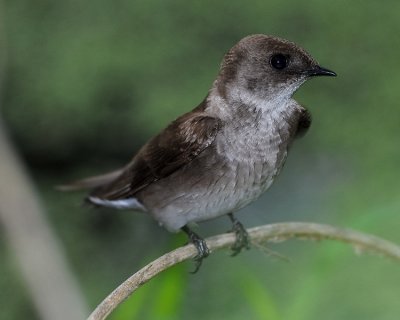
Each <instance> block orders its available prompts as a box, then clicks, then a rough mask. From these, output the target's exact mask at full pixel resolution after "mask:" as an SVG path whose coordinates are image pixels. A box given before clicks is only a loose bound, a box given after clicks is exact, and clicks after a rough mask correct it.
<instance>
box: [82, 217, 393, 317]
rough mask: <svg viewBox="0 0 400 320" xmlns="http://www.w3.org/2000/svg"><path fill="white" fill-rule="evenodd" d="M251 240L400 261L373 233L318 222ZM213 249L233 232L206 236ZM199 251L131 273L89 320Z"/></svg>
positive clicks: (261, 232) (254, 233) (252, 232)
mask: <svg viewBox="0 0 400 320" xmlns="http://www.w3.org/2000/svg"><path fill="white" fill-rule="evenodd" d="M247 232H248V234H249V237H250V239H251V242H252V243H254V244H260V243H263V242H281V241H285V240H287V239H290V238H299V239H311V240H324V239H330V240H337V241H340V242H346V243H349V244H351V245H352V246H353V247H355V248H356V249H357V251H360V252H365V251H367V252H372V253H376V254H379V255H383V256H386V257H390V258H393V259H396V260H400V247H399V246H397V245H395V244H393V243H391V242H389V241H386V240H383V239H380V238H378V237H375V236H373V235H369V234H365V233H361V232H358V231H353V230H348V229H341V228H337V227H333V226H329V225H323V224H316V223H300V222H288V223H277V224H269V225H264V226H260V227H255V228H252V229H248V230H247ZM206 242H207V246H208V247H209V249H210V250H211V251H216V250H220V249H223V248H230V247H231V246H232V245H233V243H234V242H235V235H234V234H233V233H226V234H222V235H218V236H214V237H210V238H207V239H206ZM196 254H197V250H196V248H195V247H194V246H193V245H192V244H188V245H186V246H184V247H180V248H178V249H175V250H173V251H171V252H169V253H166V254H164V255H163V256H161V257H159V258H157V259H156V260H154V261H153V262H151V263H149V264H148V265H147V266H145V267H144V268H142V269H140V270H139V271H138V272H136V273H135V274H133V275H132V276H130V277H129V278H128V279H127V280H125V281H124V282H123V283H122V284H121V285H120V286H118V287H117V288H116V289H115V290H114V291H113V292H112V293H110V295H109V296H108V297H106V298H105V299H104V300H103V301H102V302H101V303H100V304H99V305H98V306H97V308H96V309H95V310H94V311H93V313H92V314H91V315H90V316H89V318H88V320H103V319H106V317H107V316H108V315H109V314H110V313H111V312H112V311H113V310H114V309H115V308H116V307H117V306H118V305H119V304H120V303H121V302H123V301H124V300H125V299H126V298H128V297H129V295H131V294H132V293H133V292H134V291H136V290H137V289H138V288H139V287H141V286H142V285H143V284H145V283H146V282H148V281H149V280H151V279H152V278H154V277H155V276H156V275H157V274H159V273H161V272H162V271H164V270H166V269H168V268H170V267H172V266H174V265H176V264H178V263H180V262H182V261H185V260H188V259H191V258H194V257H195V256H196Z"/></svg>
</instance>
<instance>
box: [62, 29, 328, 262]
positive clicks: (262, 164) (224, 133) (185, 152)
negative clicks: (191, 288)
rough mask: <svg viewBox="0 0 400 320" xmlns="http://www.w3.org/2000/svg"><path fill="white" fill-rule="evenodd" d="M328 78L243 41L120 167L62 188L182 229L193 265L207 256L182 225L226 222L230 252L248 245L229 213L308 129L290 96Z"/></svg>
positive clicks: (290, 49)
mask: <svg viewBox="0 0 400 320" xmlns="http://www.w3.org/2000/svg"><path fill="white" fill-rule="evenodd" d="M335 75H336V74H335V73H334V72H333V71H330V70H327V69H324V68H322V67H320V66H319V65H318V63H317V62H316V61H315V60H314V59H313V58H312V57H311V56H310V55H309V54H308V53H307V52H306V51H305V50H304V49H302V48H301V47H299V46H297V45H296V44H294V43H292V42H289V41H287V40H284V39H280V38H277V37H273V36H267V35H262V34H257V35H251V36H248V37H245V38H243V39H242V40H240V41H239V42H238V43H237V44H236V45H235V46H234V47H233V48H232V49H231V50H229V52H228V53H227V54H226V55H225V56H224V59H223V61H222V64H221V68H220V71H219V74H218V76H217V78H216V80H215V81H214V83H213V85H212V86H211V89H210V90H209V92H208V95H207V96H206V98H205V99H204V100H203V101H202V102H201V103H200V104H199V105H198V106H197V107H196V108H194V109H193V110H192V111H190V112H188V113H186V114H184V115H182V116H180V117H179V118H177V119H176V120H175V121H173V122H172V123H171V124H170V125H169V126H168V127H167V128H165V129H164V130H163V131H161V133H160V134H158V135H157V136H155V137H154V138H152V139H151V140H150V141H148V142H147V143H146V144H145V145H144V146H143V147H142V148H141V149H140V150H139V152H138V153H137V154H136V155H135V157H134V158H133V159H132V161H131V162H130V163H129V164H128V165H126V166H125V167H124V168H122V169H120V170H117V171H114V172H111V173H108V174H105V175H102V176H98V177H93V178H88V179H84V180H81V181H78V182H75V183H72V184H71V185H69V186H64V187H63V189H64V190H71V189H79V188H93V191H92V192H91V193H90V195H89V196H88V197H87V201H89V202H90V203H92V204H94V205H97V206H105V207H112V208H116V209H133V210H137V211H143V212H146V213H148V214H150V215H151V216H152V217H153V218H154V219H155V220H157V221H158V222H159V224H160V225H162V226H164V227H165V228H166V229H168V230H169V231H172V232H176V231H179V230H183V231H184V232H185V233H186V234H187V235H188V236H189V239H190V241H191V242H192V243H193V244H194V245H195V246H196V248H197V250H198V256H197V258H196V259H197V261H198V266H199V265H200V262H201V260H202V258H204V257H206V256H207V255H208V253H209V250H208V248H207V245H206V243H205V241H204V240H203V239H202V238H201V237H199V236H198V235H197V234H196V233H194V232H193V231H192V230H191V229H190V225H191V224H193V223H196V222H200V221H204V220H208V219H213V218H216V217H219V216H222V215H228V216H229V218H230V219H231V221H232V223H233V231H234V232H235V233H236V243H235V245H234V246H233V247H232V249H233V253H234V254H236V253H238V252H240V250H241V249H242V248H244V247H246V248H248V239H247V233H246V230H245V229H244V227H243V226H242V224H241V223H240V222H239V221H238V220H236V219H235V218H234V216H233V213H234V212H235V211H238V210H239V209H241V208H243V207H244V206H246V205H248V204H249V203H251V202H252V201H254V200H256V199H257V198H258V197H259V196H260V195H261V194H262V193H263V192H265V191H266V190H267V189H268V188H269V187H270V186H271V184H272V182H273V181H274V179H275V177H276V176H277V175H278V174H279V172H280V170H281V168H282V166H283V164H284V162H285V159H286V156H287V152H288V149H289V146H290V145H291V143H292V141H293V139H294V138H295V137H297V136H300V135H302V134H303V133H304V132H305V131H306V130H307V129H308V127H309V126H310V124H311V117H310V113H309V112H308V111H307V109H305V108H304V107H303V106H301V105H300V104H299V103H298V102H296V101H295V100H293V99H292V95H293V93H294V92H295V91H296V90H297V89H298V88H299V87H300V85H301V84H303V83H304V82H305V81H306V80H308V79H310V78H312V77H315V76H335Z"/></svg>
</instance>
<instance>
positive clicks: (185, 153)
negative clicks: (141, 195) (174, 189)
mask: <svg viewBox="0 0 400 320" xmlns="http://www.w3.org/2000/svg"><path fill="white" fill-rule="evenodd" d="M220 128H221V120H219V119H216V118H213V117H210V116H208V115H205V114H204V113H188V114H186V115H183V116H182V117H180V118H178V119H177V120H175V121H174V122H172V123H171V124H170V125H169V126H168V127H167V128H166V129H165V130H164V131H162V132H161V133H160V134H159V135H158V136H156V137H154V138H153V139H151V140H150V141H149V142H148V143H147V144H146V145H144V146H143V148H142V149H141V150H140V151H139V152H138V154H137V155H136V157H135V158H134V159H133V161H132V163H131V164H130V165H129V166H128V167H127V168H126V169H125V171H124V172H123V173H122V174H121V175H120V176H119V177H118V178H117V179H116V180H114V181H113V182H112V183H110V184H108V185H106V186H104V187H101V188H98V189H96V190H94V191H93V193H92V194H91V196H94V197H97V198H100V199H105V200H118V199H126V198H129V197H133V196H134V194H135V193H137V192H138V191H140V190H141V189H143V188H145V187H146V186H148V185H149V184H151V183H153V182H155V181H157V180H160V179H162V178H165V177H167V176H169V175H170V174H172V173H173V172H175V171H176V170H178V169H179V168H181V167H183V166H185V165H186V164H188V163H189V162H190V161H192V160H193V159H194V158H195V157H196V156H197V155H199V154H200V153H201V152H202V151H203V150H204V149H206V148H207V147H208V146H210V145H211V143H212V142H213V141H214V139H215V137H216V135H217V132H218V131H219V129H220Z"/></svg>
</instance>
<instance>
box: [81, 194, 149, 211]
mask: <svg viewBox="0 0 400 320" xmlns="http://www.w3.org/2000/svg"><path fill="white" fill-rule="evenodd" d="M89 201H90V202H92V203H93V204H96V205H98V206H103V207H109V208H115V209H136V210H141V211H146V208H145V207H144V206H143V205H142V204H141V203H140V202H139V200H138V199H136V198H128V199H120V200H104V199H100V198H96V197H89Z"/></svg>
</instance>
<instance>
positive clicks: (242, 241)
mask: <svg viewBox="0 0 400 320" xmlns="http://www.w3.org/2000/svg"><path fill="white" fill-rule="evenodd" d="M228 217H229V219H231V221H232V232H234V233H235V235H236V241H235V243H234V244H233V246H232V247H231V249H232V251H233V252H232V256H236V255H237V254H238V253H239V252H240V251H242V249H243V248H245V249H247V250H249V249H250V241H249V234H248V233H247V231H246V229H245V228H244V227H243V225H242V224H241V223H240V221H239V220H237V219H236V218H235V217H234V216H233V213H228Z"/></svg>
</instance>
